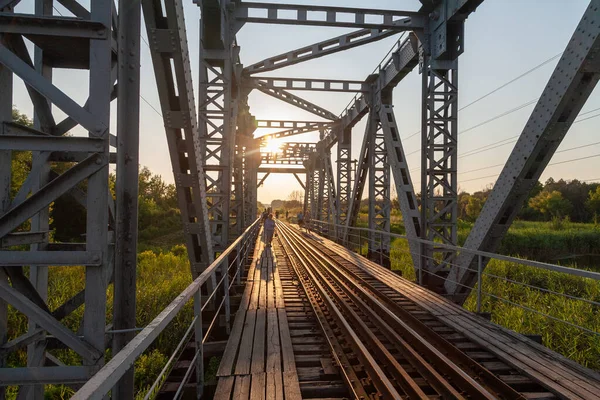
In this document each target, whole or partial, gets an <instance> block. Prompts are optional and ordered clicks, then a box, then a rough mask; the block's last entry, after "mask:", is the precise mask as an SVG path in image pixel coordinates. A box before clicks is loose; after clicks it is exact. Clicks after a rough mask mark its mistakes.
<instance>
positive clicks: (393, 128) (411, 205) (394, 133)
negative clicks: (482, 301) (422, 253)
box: [378, 104, 421, 268]
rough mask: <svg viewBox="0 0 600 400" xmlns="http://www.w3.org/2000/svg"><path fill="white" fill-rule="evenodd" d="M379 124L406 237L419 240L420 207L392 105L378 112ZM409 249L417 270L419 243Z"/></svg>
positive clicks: (384, 105)
mask: <svg viewBox="0 0 600 400" xmlns="http://www.w3.org/2000/svg"><path fill="white" fill-rule="evenodd" d="M378 117H379V122H380V124H381V129H382V133H383V138H384V141H385V147H386V149H387V162H388V163H389V166H390V169H391V171H392V174H393V176H394V183H395V185H396V193H397V194H398V203H399V204H400V211H401V212H402V220H403V222H404V229H405V231H406V236H407V237H408V238H409V239H410V238H415V239H417V238H419V237H420V234H421V221H420V216H419V207H418V203H417V197H416V196H415V190H414V187H413V184H412V180H411V178H410V172H409V171H410V169H409V168H408V163H407V161H406V156H405V154H404V149H403V147H402V142H401V140H400V131H399V129H398V125H397V124H396V117H395V116H394V109H393V106H392V105H391V104H381V105H380V108H379V112H378ZM408 247H409V250H410V253H411V257H412V258H413V264H414V266H415V268H417V267H418V265H419V257H418V254H419V243H417V242H411V241H410V240H409V242H408Z"/></svg>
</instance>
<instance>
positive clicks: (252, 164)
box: [244, 139, 260, 226]
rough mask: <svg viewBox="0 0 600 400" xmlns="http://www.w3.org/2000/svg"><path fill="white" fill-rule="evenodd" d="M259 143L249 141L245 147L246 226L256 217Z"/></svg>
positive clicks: (254, 140) (252, 140) (253, 140)
mask: <svg viewBox="0 0 600 400" xmlns="http://www.w3.org/2000/svg"><path fill="white" fill-rule="evenodd" d="M259 147H260V143H259V141H258V140H256V139H249V140H248V143H247V146H246V154H245V162H246V164H245V170H244V184H245V185H246V187H245V188H244V196H245V198H246V226H250V225H252V223H253V222H254V220H255V219H256V216H257V215H258V189H257V188H258V172H257V171H258V167H259V166H260V150H259Z"/></svg>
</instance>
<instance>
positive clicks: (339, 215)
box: [335, 128, 353, 225]
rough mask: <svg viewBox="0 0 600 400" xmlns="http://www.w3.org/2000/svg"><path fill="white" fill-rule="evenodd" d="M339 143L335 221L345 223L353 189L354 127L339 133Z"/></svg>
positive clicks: (338, 223)
mask: <svg viewBox="0 0 600 400" xmlns="http://www.w3.org/2000/svg"><path fill="white" fill-rule="evenodd" d="M338 137H339V138H338V145H337V209H336V214H335V223H336V224H337V225H345V224H346V220H347V219H348V207H349V205H350V194H351V190H352V172H353V168H352V128H346V129H344V130H343V131H342V132H340V133H338Z"/></svg>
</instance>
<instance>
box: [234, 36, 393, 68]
mask: <svg viewBox="0 0 600 400" xmlns="http://www.w3.org/2000/svg"><path fill="white" fill-rule="evenodd" d="M396 33H398V31H395V30H390V29H360V30H357V31H354V32H351V33H348V34H345V35H340V36H336V37H334V38H331V39H328V40H324V41H322V42H319V43H314V44H312V45H310V46H305V47H301V48H299V49H296V50H292V51H288V52H286V53H282V54H279V55H276V56H274V57H270V58H267V59H265V60H262V61H260V62H258V63H255V64H252V65H250V66H248V67H246V68H244V74H255V73H259V72H267V71H273V70H275V69H279V68H283V67H288V66H290V65H294V64H298V63H301V62H303V61H309V60H314V59H315V58H319V57H323V56H326V55H329V54H334V53H337V52H340V51H344V50H348V49H351V48H354V47H358V46H362V45H365V44H368V43H373V42H376V41H378V40H381V39H385V38H387V37H390V36H392V35H395V34H396Z"/></svg>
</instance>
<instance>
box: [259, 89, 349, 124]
mask: <svg viewBox="0 0 600 400" xmlns="http://www.w3.org/2000/svg"><path fill="white" fill-rule="evenodd" d="M257 89H258V90H260V91H261V92H263V93H265V94H268V95H269V96H271V97H274V98H276V99H279V100H281V101H284V102H286V103H288V104H291V105H293V106H296V107H298V108H300V109H302V110H304V111H308V112H310V113H313V114H315V115H318V116H319V117H322V118H325V119H330V120H332V121H335V120H337V119H338V117H337V115H335V114H334V113H332V112H331V111H328V110H326V109H324V108H322V107H319V106H318V105H316V104H313V103H311V102H310V101H308V100H304V99H303V98H301V97H298V96H296V95H294V94H291V93H290V92H287V91H285V90H283V89H275V88H269V87H267V86H265V85H263V84H262V83H260V82H259V83H258V87H257Z"/></svg>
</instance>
